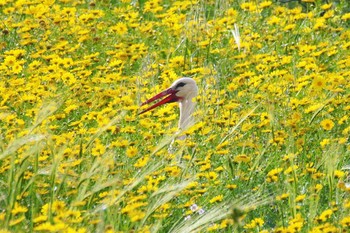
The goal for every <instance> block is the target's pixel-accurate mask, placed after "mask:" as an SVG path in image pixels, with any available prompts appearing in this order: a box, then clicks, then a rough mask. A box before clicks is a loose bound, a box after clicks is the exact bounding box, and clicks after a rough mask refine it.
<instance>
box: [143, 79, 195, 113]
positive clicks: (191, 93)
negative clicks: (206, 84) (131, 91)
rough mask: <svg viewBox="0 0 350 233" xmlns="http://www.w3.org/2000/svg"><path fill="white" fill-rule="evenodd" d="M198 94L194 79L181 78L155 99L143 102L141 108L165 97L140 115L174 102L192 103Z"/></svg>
mask: <svg viewBox="0 0 350 233" xmlns="http://www.w3.org/2000/svg"><path fill="white" fill-rule="evenodd" d="M197 94H198V87H197V84H196V82H195V81H194V80H193V79H192V78H180V79H178V80H176V81H175V82H173V84H171V86H170V87H169V88H168V89H166V90H164V91H162V92H161V93H159V94H157V95H155V96H154V97H152V98H150V99H149V100H147V101H145V102H143V103H142V104H141V106H143V105H145V104H148V103H151V102H153V101H155V100H158V99H160V98H162V97H165V98H164V99H162V100H161V101H159V102H158V103H156V104H154V105H152V106H150V107H149V108H147V109H145V110H143V111H142V112H140V113H139V114H142V113H145V112H148V111H149V110H152V109H154V108H156V107H158V106H161V105H163V104H166V103H172V102H187V101H191V100H192V98H194V97H196V96H197Z"/></svg>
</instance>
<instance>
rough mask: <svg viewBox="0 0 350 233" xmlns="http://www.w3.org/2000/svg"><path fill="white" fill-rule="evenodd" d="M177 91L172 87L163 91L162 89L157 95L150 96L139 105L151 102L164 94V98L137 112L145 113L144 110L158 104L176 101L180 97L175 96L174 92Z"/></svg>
mask: <svg viewBox="0 0 350 233" xmlns="http://www.w3.org/2000/svg"><path fill="white" fill-rule="evenodd" d="M177 92H178V90H174V89H172V88H169V89H166V90H165V91H162V92H161V93H159V94H158V95H155V96H153V97H152V98H150V99H149V100H147V101H145V102H143V103H142V104H141V106H143V105H145V104H148V103H151V102H153V101H156V100H158V99H160V98H162V97H164V96H166V97H165V98H164V99H162V100H161V101H159V102H158V103H156V104H153V105H152V106H150V107H148V108H146V109H145V110H143V111H142V112H140V113H139V115H140V114H142V113H145V112H148V111H150V110H152V109H154V108H156V107H158V106H161V105H163V104H166V103H172V102H176V101H178V100H179V99H180V98H179V97H178V96H176V93H177Z"/></svg>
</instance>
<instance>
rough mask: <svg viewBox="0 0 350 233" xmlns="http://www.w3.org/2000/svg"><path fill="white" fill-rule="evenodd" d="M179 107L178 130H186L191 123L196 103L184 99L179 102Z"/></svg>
mask: <svg viewBox="0 0 350 233" xmlns="http://www.w3.org/2000/svg"><path fill="white" fill-rule="evenodd" d="M179 105H180V119H179V129H186V128H187V127H188V126H190V125H191V124H192V123H193V122H192V121H193V120H192V113H193V111H194V107H195V105H196V103H194V102H192V101H191V100H189V99H184V100H182V101H180V102H179Z"/></svg>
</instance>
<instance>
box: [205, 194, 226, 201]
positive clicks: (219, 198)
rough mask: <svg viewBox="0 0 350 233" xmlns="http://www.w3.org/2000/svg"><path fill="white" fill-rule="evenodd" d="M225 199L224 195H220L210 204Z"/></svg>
mask: <svg viewBox="0 0 350 233" xmlns="http://www.w3.org/2000/svg"><path fill="white" fill-rule="evenodd" d="M223 198H224V196H223V195H218V196H216V197H213V198H212V199H210V201H209V203H214V202H220V201H222V199H223Z"/></svg>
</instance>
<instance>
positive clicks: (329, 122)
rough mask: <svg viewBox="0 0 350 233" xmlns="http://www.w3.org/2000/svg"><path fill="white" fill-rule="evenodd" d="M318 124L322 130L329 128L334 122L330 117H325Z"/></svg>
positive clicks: (331, 127)
mask: <svg viewBox="0 0 350 233" xmlns="http://www.w3.org/2000/svg"><path fill="white" fill-rule="evenodd" d="M320 125H321V126H322V128H323V129H324V130H331V129H333V127H334V122H333V121H332V120H330V119H325V120H323V121H321V123H320Z"/></svg>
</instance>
